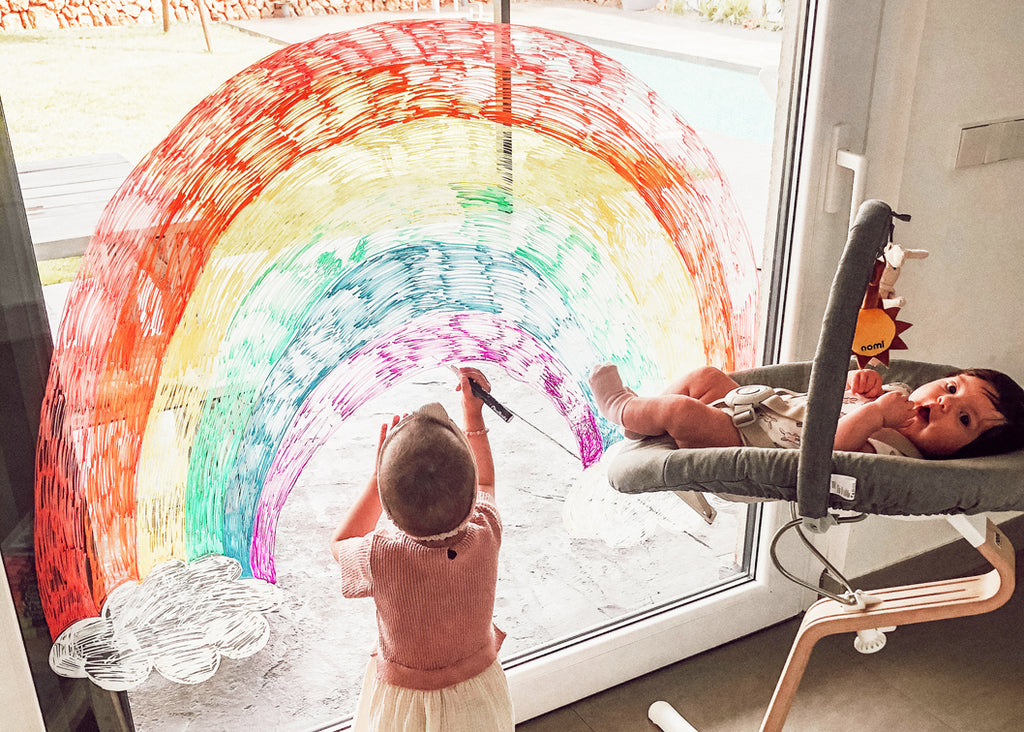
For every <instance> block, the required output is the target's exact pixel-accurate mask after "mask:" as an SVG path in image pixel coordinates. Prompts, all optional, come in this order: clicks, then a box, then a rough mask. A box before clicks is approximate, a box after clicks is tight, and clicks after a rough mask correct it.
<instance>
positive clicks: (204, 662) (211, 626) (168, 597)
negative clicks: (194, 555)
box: [50, 555, 281, 691]
mask: <svg viewBox="0 0 1024 732" xmlns="http://www.w3.org/2000/svg"><path fill="white" fill-rule="evenodd" d="M241 575H242V568H241V565H239V563H238V562H237V561H236V560H234V559H231V558H230V557H223V556H217V555H210V556H206V557H203V558H202V559H197V560H196V561H194V562H192V563H191V564H185V563H184V562H181V561H178V560H172V561H170V562H165V563H163V564H161V565H159V566H157V567H155V568H154V569H153V570H152V571H151V572H150V573H149V575H148V576H147V577H146V578H145V580H143V581H142V582H141V583H140V582H126V583H124V584H122V585H120V586H119V587H117V588H116V589H115V590H114V591H113V592H111V593H110V595H109V596H108V597H107V601H106V603H104V605H103V612H102V613H101V614H100V617H98V618H86V619H84V620H80V621H78V622H77V623H74V624H73V625H71V626H70V627H68V628H67V629H66V630H65V631H64V632H63V633H61V634H60V637H59V638H57V641H56V642H55V643H54V644H53V647H52V648H51V649H50V667H51V668H52V669H53V670H54V671H55V672H56V673H58V674H60V675H61V676H68V677H71V678H89V679H92V681H93V682H95V683H96V685H98V686H100V687H101V688H103V689H107V690H109V691H127V690H130V689H134V688H136V687H137V686H139V685H140V684H141V683H142V682H143V681H145V680H146V678H148V676H149V674H150V673H151V672H152V671H153V670H154V669H155V670H156V671H157V672H159V673H160V674H161V675H162V676H164V677H166V678H167V679H170V680H171V681H176V682H178V683H180V684H198V683H199V682H201V681H205V680H206V679H208V678H210V677H211V676H213V675H214V673H216V671H217V668H218V667H219V666H220V659H221V657H222V656H226V657H228V658H233V659H239V658H247V657H249V656H251V655H253V654H254V653H256V652H258V651H259V650H260V649H262V648H263V646H265V645H266V643H267V639H268V638H269V637H270V625H269V624H268V623H267V620H266V617H265V614H266V613H269V612H273V611H275V610H277V609H278V607H279V606H280V603H281V592H280V590H279V589H278V588H277V587H276V586H274V585H272V584H270V583H268V582H264V581H263V580H258V579H239V578H240V577H241Z"/></svg>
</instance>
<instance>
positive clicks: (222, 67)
mask: <svg viewBox="0 0 1024 732" xmlns="http://www.w3.org/2000/svg"><path fill="white" fill-rule="evenodd" d="M210 39H211V46H212V47H213V52H212V53H211V52H209V51H207V49H206V41H205V39H204V37H203V31H202V26H201V25H200V24H199V22H198V21H197V22H195V23H176V24H173V25H172V26H171V28H170V30H169V31H168V32H167V33H164V31H163V26H162V24H159V23H158V24H155V25H136V26H118V27H111V28H67V29H60V30H50V31H22V32H13V33H12V32H0V69H3V73H2V74H0V104H2V105H3V110H4V115H5V117H6V119H7V126H8V130H9V132H10V136H11V145H12V147H13V148H14V157H15V159H16V160H19V161H29V160H46V159H50V158H63V157H72V156H76V155H90V154H94V153H103V152H118V153H121V154H122V155H124V156H125V157H127V158H128V159H129V160H131V161H132V162H133V163H134V162H137V161H139V160H141V159H142V157H143V156H144V155H145V154H146V153H147V152H149V151H150V150H151V149H152V148H153V147H154V146H155V145H156V144H157V143H159V142H160V141H161V140H162V139H163V138H164V137H165V136H166V135H167V133H168V132H169V131H170V130H171V128H172V127H173V126H174V125H175V123H177V122H178V120H180V119H181V118H182V117H183V116H184V115H185V114H186V113H187V112H188V111H189V110H190V109H192V107H194V106H195V105H196V104H197V103H198V102H199V101H200V100H202V99H203V98H204V97H205V96H207V95H208V94H210V93H211V92H213V91H214V90H215V89H217V87H219V86H220V85H221V84H222V83H223V82H224V81H225V80H226V79H228V78H230V77H231V76H233V75H234V74H236V73H237V72H239V71H241V70H242V69H244V68H245V67H247V66H249V65H250V64H252V63H254V62H255V61H258V60H259V59H261V58H263V57H264V56H266V55H268V54H270V53H273V52H274V51H276V50H278V49H279V48H280V45H279V44H277V43H275V42H273V41H270V40H268V39H266V38H260V37H258V36H254V35H251V34H248V33H245V32H243V31H239V30H236V29H234V28H232V27H230V26H227V25H222V24H219V23H214V24H212V25H211V27H210ZM44 264H45V266H42V267H41V268H40V275H41V277H42V278H43V284H50V283H52V282H59V281H65V280H68V279H70V278H72V277H74V273H75V271H76V269H77V262H75V261H74V260H72V261H70V262H69V261H68V260H58V261H56V262H53V263H44Z"/></svg>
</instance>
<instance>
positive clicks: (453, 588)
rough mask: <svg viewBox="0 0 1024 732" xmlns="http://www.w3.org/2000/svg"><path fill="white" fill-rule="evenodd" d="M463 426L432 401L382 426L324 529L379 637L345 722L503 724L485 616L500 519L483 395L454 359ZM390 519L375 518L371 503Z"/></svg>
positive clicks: (379, 726) (497, 636)
mask: <svg viewBox="0 0 1024 732" xmlns="http://www.w3.org/2000/svg"><path fill="white" fill-rule="evenodd" d="M459 372H460V383H459V385H458V387H457V389H458V390H460V391H461V392H462V411H463V416H464V419H465V430H460V429H459V428H458V427H457V426H456V425H455V423H454V422H452V421H451V419H449V418H448V415H447V413H446V412H445V410H444V407H442V406H441V405H440V404H427V405H426V406H423V407H421V408H420V409H418V410H416V411H415V412H413V413H412V414H410V415H407V416H405V417H404V418H402V419H401V420H399V419H398V417H395V418H394V420H392V423H391V425H390V428H389V426H388V425H384V426H382V427H381V436H380V443H379V446H378V451H377V468H376V471H375V472H374V475H373V476H372V477H371V478H370V481H369V484H368V485H367V487H366V489H365V491H364V492H363V495H362V496H361V497H360V498H359V499H358V500H357V502H356V504H355V506H353V508H352V509H351V510H350V511H349V513H348V515H347V516H346V517H345V519H344V520H343V521H342V523H341V525H340V526H338V528H337V529H336V530H335V532H334V535H333V537H332V539H331V551H332V553H333V554H334V558H335V559H336V560H337V562H338V564H339V565H340V566H341V574H342V594H343V595H344V596H345V597H373V600H374V604H375V605H376V609H377V628H378V641H377V647H376V650H375V651H374V652H373V654H372V656H371V658H370V662H369V665H368V667H367V669H366V675H365V678H364V681H363V688H362V693H361V694H360V698H359V704H358V707H357V710H356V716H355V722H354V726H353V729H354V730H357V731H361V730H382V731H386V732H395V731H399V730H409V732H412V731H413V730H415V731H416V732H424V731H436V732H441V731H448V730H451V731H453V732H462V731H465V732H477V731H478V730H508V731H511V730H512V729H513V727H514V717H513V713H512V700H511V697H510V696H509V690H508V682H507V680H506V678H505V674H504V671H503V670H502V668H501V664H500V662H499V661H498V649H499V648H500V647H501V643H502V640H503V639H504V637H505V634H504V633H502V632H501V631H500V630H499V629H498V628H497V627H496V626H495V625H494V623H493V620H492V614H493V610H494V594H495V586H496V584H497V576H498V548H499V546H500V544H501V520H500V518H499V516H498V510H497V508H496V506H495V503H494V463H493V460H492V456H491V449H490V445H489V443H488V440H487V429H486V428H485V426H484V420H483V414H482V411H481V409H482V407H483V402H482V401H481V400H480V399H478V398H477V397H475V396H473V392H472V389H471V388H470V383H469V379H473V380H474V381H476V382H477V383H478V384H480V385H481V386H482V387H483V388H484V390H486V391H490V385H489V383H488V381H487V379H486V378H485V377H484V375H483V374H482V373H481V372H480V371H478V370H476V369H470V368H464V369H460V370H459ZM382 509H383V512H384V513H386V514H387V517H388V519H390V522H391V524H393V526H383V527H380V528H378V527H377V522H378V519H379V517H380V514H381V511H382Z"/></svg>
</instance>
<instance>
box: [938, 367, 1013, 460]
mask: <svg viewBox="0 0 1024 732" xmlns="http://www.w3.org/2000/svg"><path fill="white" fill-rule="evenodd" d="M958 373H959V374H963V375H966V376H973V377H975V378H978V379H981V380H982V381H984V382H985V383H986V384H987V385H988V386H989V389H987V390H986V392H987V394H988V397H989V399H990V400H991V401H992V406H993V407H995V409H996V411H997V412H999V413H1000V414H1001V415H1003V418H1004V419H1005V420H1006V421H1005V422H1003V423H1002V424H999V425H996V426H995V427H990V428H989V429H987V430H985V431H984V432H982V433H981V434H980V435H978V437H976V438H975V439H974V441H973V442H971V443H970V444H968V445H965V446H964V447H961V448H960V449H959V450H957V451H956V452H955V453H953V454H952V455H950V456H949V457H951V458H971V457H982V456H984V455H1000V454H1002V453H1004V452H1013V451H1014V450H1019V449H1020V448H1022V447H1024V389H1022V388H1021V387H1020V385H1019V384H1018V383H1017V382H1016V381H1014V380H1013V379H1011V378H1010V377H1009V376H1007V375H1006V374H1004V373H1002V372H1001V371H996V370H994V369H964V370H962V371H960V372H958Z"/></svg>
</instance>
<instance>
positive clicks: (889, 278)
mask: <svg viewBox="0 0 1024 732" xmlns="http://www.w3.org/2000/svg"><path fill="white" fill-rule="evenodd" d="M927 256H928V251H927V250H926V249H904V248H903V247H901V246H900V245H899V244H895V243H893V242H891V241H890V242H889V243H888V244H886V245H885V251H884V252H883V254H882V258H883V259H884V260H885V271H884V272H882V279H881V280H879V282H878V296H879V297H881V298H882V307H883V308H901V307H903V306H904V305H906V304H907V298H905V297H901V296H897V295H896V280H897V279H898V278H899V276H900V273H901V272H902V271H903V263H904V262H905V261H906V260H908V259H924V258H925V257H927Z"/></svg>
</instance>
